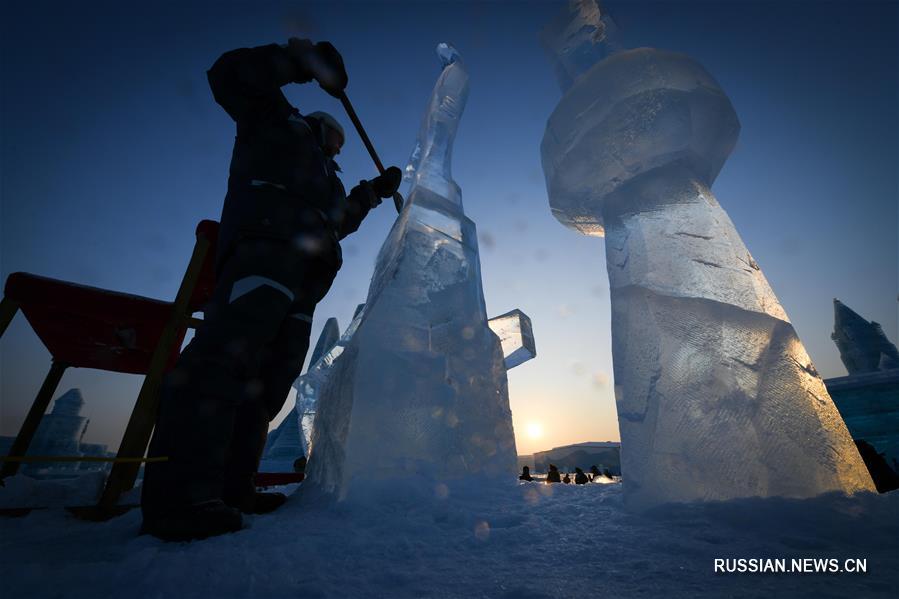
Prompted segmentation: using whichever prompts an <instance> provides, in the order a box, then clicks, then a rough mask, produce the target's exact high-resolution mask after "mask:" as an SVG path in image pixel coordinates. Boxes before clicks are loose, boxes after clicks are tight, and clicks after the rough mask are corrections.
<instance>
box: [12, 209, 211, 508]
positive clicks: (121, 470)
mask: <svg viewBox="0 0 899 599" xmlns="http://www.w3.org/2000/svg"><path fill="white" fill-rule="evenodd" d="M196 237H197V241H196V244H195V245H194V250H193V255H192V256H191V258H190V262H189V263H188V266H187V271H186V272H185V274H184V278H183V279H182V281H181V286H180V288H179V289H178V293H177V295H176V297H175V301H174V302H164V301H159V300H155V299H150V298H146V297H140V296H137V295H130V294H126V293H119V292H116V291H108V290H106V289H98V288H95V287H86V286H83V285H78V284H75V283H69V282H67V281H59V280H55V279H49V278H46V277H39V276H35V275H32V274H28V273H22V272H17V273H13V274H11V275H10V276H9V277H8V278H7V280H6V286H5V288H4V298H3V301H2V303H0V336H2V335H3V333H4V332H5V331H6V328H7V326H9V323H10V321H12V319H13V317H14V316H15V314H16V312H17V311H18V310H21V311H22V313H23V314H24V315H25V318H26V319H27V320H28V323H29V324H30V325H31V327H32V329H33V330H34V332H35V333H36V334H37V335H38V337H40V339H41V341H42V342H43V343H44V345H45V346H46V348H47V350H48V351H49V352H50V355H51V356H52V365H51V367H50V372H49V373H48V374H47V377H46V379H45V380H44V383H43V385H42V386H41V389H40V391H39V392H38V394H37V397H36V398H35V400H34V403H32V405H31V409H30V410H29V412H28V415H27V416H26V417H25V422H24V423H23V424H22V427H21V429H20V430H19V434H18V435H17V436H16V440H15V441H14V442H13V445H12V448H11V449H10V452H9V456H8V457H10V458H22V457H24V456H25V453H26V452H27V451H28V446H29V445H30V444H31V441H32V438H33V437H34V433H35V431H36V430H37V427H38V424H39V423H40V420H41V418H42V417H43V415H44V412H46V411H47V407H48V406H49V404H50V399H51V398H52V396H53V394H54V392H55V391H56V388H57V386H58V385H59V381H60V379H61V378H62V375H63V373H64V372H65V370H66V368H69V367H75V368H95V369H99V370H107V371H112V372H125V373H132V374H144V375H146V377H145V378H144V383H143V385H142V387H141V390H140V393H139V395H138V397H137V402H136V403H135V405H134V410H133V411H132V412H131V418H130V419H129V421H128V426H127V428H126V429H125V435H124V437H123V438H122V443H121V445H120V446H119V451H118V454H117V457H116V461H115V462H114V463H113V467H112V470H111V471H110V473H109V477H108V478H107V480H106V486H105V488H104V490H103V495H102V496H101V499H100V502H99V505H98V508H99V510H98V511H97V514H98V515H99V516H102V515H103V514H106V515H114V513H115V512H116V510H115V506H116V504H117V502H118V499H119V496H120V495H121V493H122V492H124V491H127V490H128V489H130V488H132V487H133V486H134V482H135V480H136V478H137V473H138V471H139V469H140V463H141V461H142V458H143V456H144V454H145V453H146V450H147V445H148V443H149V441H150V435H151V434H152V432H153V425H154V422H155V419H156V410H157V407H158V402H159V385H160V383H161V381H162V377H163V375H164V374H165V372H166V371H167V370H169V369H170V368H171V367H172V366H174V363H175V361H176V360H177V358H178V354H179V352H180V348H181V344H182V342H183V341H184V336H185V334H186V332H187V329H188V327H194V328H195V326H196V325H197V324H198V322H200V321H197V320H195V319H193V318H192V317H191V315H192V314H193V313H194V312H198V311H201V310H202V308H203V305H204V304H205V303H206V302H208V301H209V298H210V296H211V294H212V290H213V287H214V284H215V271H214V264H215V245H216V241H217V239H218V223H217V222H215V221H211V220H204V221H202V222H201V223H200V224H199V225H198V226H197V229H196ZM19 463H20V461H18V460H16V459H13V460H7V461H4V463H3V468H2V471H0V478H4V477H7V476H10V475H13V474H15V473H16V471H17V470H18V467H19Z"/></svg>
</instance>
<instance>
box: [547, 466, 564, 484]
mask: <svg viewBox="0 0 899 599" xmlns="http://www.w3.org/2000/svg"><path fill="white" fill-rule="evenodd" d="M546 482H547V483H560V482H562V477H561V476H560V475H559V469H558V468H556V466H555V464H550V465H549V472H547V473H546Z"/></svg>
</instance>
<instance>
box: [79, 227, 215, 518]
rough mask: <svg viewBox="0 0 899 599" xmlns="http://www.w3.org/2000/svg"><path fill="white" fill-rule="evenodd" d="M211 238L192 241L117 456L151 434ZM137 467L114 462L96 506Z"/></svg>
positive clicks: (112, 496) (136, 450)
mask: <svg viewBox="0 0 899 599" xmlns="http://www.w3.org/2000/svg"><path fill="white" fill-rule="evenodd" d="M209 247H210V242H209V240H208V239H206V238H205V237H202V236H198V237H197V243H196V244H195V245H194V251H193V254H192V255H191V258H190V262H189V263H188V265H187V271H186V272H185V273H184V278H183V279H182V280H181V286H180V287H179V288H178V294H177V295H176V296H175V303H174V306H173V307H172V318H171V320H170V321H169V323H168V324H167V325H166V326H165V328H164V329H163V330H162V335H161V336H160V337H159V342H158V344H157V345H156V349H155V350H154V351H153V356H152V358H150V367H149V369H148V370H147V378H145V379H144V384H143V386H142V387H141V389H140V393H139V394H138V396H137V402H136V403H135V404H134V410H132V412H131V418H130V419H129V420H128V426H127V428H125V436H124V437H122V444H121V445H120V446H119V453H118V455H117V456H116V457H119V458H140V457H143V456H144V453H145V452H146V451H147V445H149V443H150V435H152V434H153V427H154V426H155V424H156V411H157V410H158V408H159V387H160V384H161V383H162V377H163V375H164V374H165V365H166V362H167V361H168V359H169V356H171V355H172V351H173V350H174V346H175V342H176V341H177V340H178V337H177V333H178V332H179V331H180V330H182V329H183V328H184V327H185V326H186V325H187V321H188V319H189V317H190V314H189V313H188V309H189V308H188V306H189V304H190V298H191V295H193V291H194V288H195V287H196V285H197V280H198V279H199V277H200V272H201V270H202V267H203V260H205V259H206V254H207V252H208V251H209ZM139 471H140V464H139V463H136V462H135V463H127V462H125V463H123V462H116V463H114V464H113V466H112V470H110V472H109V477H108V478H107V479H106V486H105V487H104V488H103V494H102V495H101V496H100V501H99V503H98V504H97V507H98V508H99V509H100V510H101V511H102V510H111V509H112V508H114V507H115V506H116V504H117V503H118V501H119V496H120V495H121V494H122V493H124V492H125V491H127V490H129V489H131V488H132V487H134V481H136V480H137V473H138V472H139Z"/></svg>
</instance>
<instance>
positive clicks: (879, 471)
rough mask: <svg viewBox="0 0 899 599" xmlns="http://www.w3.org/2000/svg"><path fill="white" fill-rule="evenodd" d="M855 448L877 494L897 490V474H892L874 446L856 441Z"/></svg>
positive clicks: (898, 485) (898, 484)
mask: <svg viewBox="0 0 899 599" xmlns="http://www.w3.org/2000/svg"><path fill="white" fill-rule="evenodd" d="M855 446H856V447H858V452H859V453H860V454H861V455H862V460H864V462H865V466H867V468H868V472H870V473H871V479H872V480H873V481H874V486H875V487H877V492H878V493H886V492H888V491H893V490H894V489H899V474H896V473H895V472H893V469H892V468H890V465H889V464H887V461H886V458H884V456H883V454H882V453H877V450H876V449H874V446H873V445H871V444H870V443H868V442H867V441H865V440H864V439H858V440H856V441H855Z"/></svg>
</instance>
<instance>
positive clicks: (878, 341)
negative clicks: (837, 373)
mask: <svg viewBox="0 0 899 599" xmlns="http://www.w3.org/2000/svg"><path fill="white" fill-rule="evenodd" d="M830 338H831V339H833V340H834V343H836V344H837V349H839V350H840V360H842V361H843V366H845V367H846V371H847V372H849V374H864V373H866V372H876V371H878V370H892V369H894V368H899V351H897V350H896V346H895V345H893V344H892V343H891V342H890V340H889V339H887V336H886V334H884V332H883V328H882V327H881V326H880V324H879V323H877V322H874V321H871V322H868V321H867V320H865V319H864V318H862V317H861V316H859V315H858V314H857V313H856V312H855V311H854V310H853V309H852V308H850V307H849V306H847V305H846V304H844V303H843V302H841V301H840V300H838V299H837V298H834V299H833V333H832V334H831V335H830Z"/></svg>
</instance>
